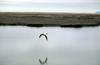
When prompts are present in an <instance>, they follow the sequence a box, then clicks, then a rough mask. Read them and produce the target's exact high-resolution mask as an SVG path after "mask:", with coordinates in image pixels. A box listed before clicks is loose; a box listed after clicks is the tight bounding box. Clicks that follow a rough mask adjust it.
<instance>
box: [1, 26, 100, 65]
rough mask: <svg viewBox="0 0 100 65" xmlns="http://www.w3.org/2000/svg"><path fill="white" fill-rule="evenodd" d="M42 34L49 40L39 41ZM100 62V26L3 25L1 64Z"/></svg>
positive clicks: (82, 64) (84, 64) (83, 64)
mask: <svg viewBox="0 0 100 65" xmlns="http://www.w3.org/2000/svg"><path fill="white" fill-rule="evenodd" d="M41 34H45V35H46V36H47V37H48V41H46V36H45V35H44V36H42V37H41V38H39V36H40V35H41ZM46 57H47V58H48V60H47V61H46ZM39 59H40V60H39ZM99 61H100V27H87V28H86V27H84V28H60V27H40V28H36V27H25V26H0V65H40V64H41V65H46V64H47V65H98V64H100V62H99ZM45 62H47V63H45Z"/></svg>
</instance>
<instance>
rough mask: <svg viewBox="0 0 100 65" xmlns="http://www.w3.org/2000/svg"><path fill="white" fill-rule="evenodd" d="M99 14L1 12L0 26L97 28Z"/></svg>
mask: <svg viewBox="0 0 100 65" xmlns="http://www.w3.org/2000/svg"><path fill="white" fill-rule="evenodd" d="M99 24H100V14H84V13H83V14H78V13H77V14H76V13H43V12H20V13H19V12H1V13H0V25H11V26H15V25H21V26H22V25H24V26H31V27H42V26H61V27H82V26H98V25H99Z"/></svg>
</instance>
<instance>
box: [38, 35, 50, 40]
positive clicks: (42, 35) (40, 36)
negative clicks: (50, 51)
mask: <svg viewBox="0 0 100 65" xmlns="http://www.w3.org/2000/svg"><path fill="white" fill-rule="evenodd" d="M42 36H44V37H45V38H46V40H47V41H48V37H47V36H46V35H45V34H40V36H39V38H41V37H42Z"/></svg>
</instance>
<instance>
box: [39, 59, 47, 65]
mask: <svg viewBox="0 0 100 65" xmlns="http://www.w3.org/2000/svg"><path fill="white" fill-rule="evenodd" d="M47 60H48V59H47V57H46V59H45V61H41V60H40V59H39V62H40V64H41V65H44V64H46V63H47Z"/></svg>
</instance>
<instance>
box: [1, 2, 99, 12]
mask: <svg viewBox="0 0 100 65" xmlns="http://www.w3.org/2000/svg"><path fill="white" fill-rule="evenodd" d="M98 10H100V0H0V12H69V13H96V11H98Z"/></svg>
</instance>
